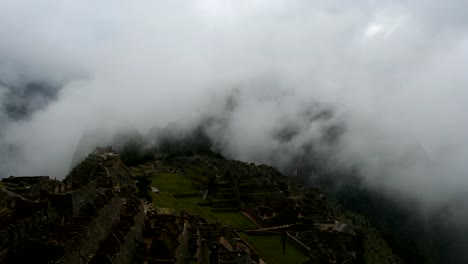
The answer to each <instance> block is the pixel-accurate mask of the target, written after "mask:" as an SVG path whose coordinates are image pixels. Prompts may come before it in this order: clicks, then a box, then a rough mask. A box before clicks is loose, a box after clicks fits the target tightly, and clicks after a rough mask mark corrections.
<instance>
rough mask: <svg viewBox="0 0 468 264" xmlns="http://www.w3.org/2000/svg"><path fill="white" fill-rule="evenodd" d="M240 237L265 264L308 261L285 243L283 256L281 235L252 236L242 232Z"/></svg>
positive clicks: (305, 256) (306, 257) (293, 263)
mask: <svg viewBox="0 0 468 264" xmlns="http://www.w3.org/2000/svg"><path fill="white" fill-rule="evenodd" d="M240 236H241V238H242V239H243V240H244V241H246V242H247V243H249V244H250V245H251V246H252V247H253V248H254V249H255V251H257V253H258V254H259V255H260V257H261V258H262V259H263V260H264V261H266V262H267V263H272V264H274V263H278V264H279V263H291V264H296V263H304V262H305V261H308V260H310V259H309V257H308V256H307V255H305V254H303V253H302V252H301V251H299V249H297V248H295V247H294V246H293V245H291V244H290V243H286V253H285V254H283V246H282V244H281V235H272V236H254V235H247V234H245V233H243V232H242V233H240Z"/></svg>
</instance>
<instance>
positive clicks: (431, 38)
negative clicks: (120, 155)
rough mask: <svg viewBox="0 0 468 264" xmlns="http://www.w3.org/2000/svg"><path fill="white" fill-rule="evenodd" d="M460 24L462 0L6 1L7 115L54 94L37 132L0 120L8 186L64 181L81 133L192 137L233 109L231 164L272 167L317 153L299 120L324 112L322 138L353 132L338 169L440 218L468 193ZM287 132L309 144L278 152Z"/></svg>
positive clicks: (225, 139) (467, 24) (2, 23)
mask: <svg viewBox="0 0 468 264" xmlns="http://www.w3.org/2000/svg"><path fill="white" fill-rule="evenodd" d="M466 10H468V2H467V1H462V0H454V1H436V0H427V1H359V0H358V1H305V0H304V1H293V0H287V1H286V0H284V1H282V0H268V1H267V0H256V1H254V0H248V1H247V0H241V1H239V0H237V1H234V0H233V1H219V0H199V1H174V0H172V1H155V0H151V1H150V0H148V1H139V2H138V3H136V2H135V1H116V0H113V1H88V0H82V1H65V0H43V1H26V0H0V38H1V41H0V103H1V104H3V105H5V104H7V103H8V100H12V99H11V98H12V97H11V96H7V95H8V94H11V91H12V89H19V88H15V87H23V86H24V85H25V84H27V83H31V82H39V83H47V84H50V85H51V86H54V87H59V92H58V94H57V97H56V98H55V99H52V100H50V101H47V100H46V103H44V101H41V106H40V107H37V108H34V107H33V108H32V109H38V110H35V111H34V112H33V113H31V115H30V116H29V117H28V118H23V119H21V120H14V119H11V118H8V114H7V113H5V112H3V113H0V157H1V161H0V171H1V172H2V173H4V175H1V176H2V177H4V176H8V175H38V174H45V175H51V176H54V177H58V178H63V177H65V175H66V173H67V171H68V170H69V169H70V168H69V166H70V162H71V160H72V158H73V155H74V153H75V150H76V147H77V145H78V143H79V141H80V139H81V137H82V135H83V133H84V132H86V131H89V130H100V131H106V133H109V135H110V134H112V133H114V132H115V131H117V130H119V129H122V128H129V127H132V128H133V127H135V128H137V129H138V130H139V131H141V132H142V133H146V132H147V131H148V130H149V129H150V128H151V127H153V126H154V125H159V126H161V127H162V126H165V125H166V124H167V123H168V122H172V121H180V120H183V121H184V122H185V123H188V124H190V123H196V122H197V121H198V120H199V119H200V118H202V117H203V116H206V115H210V114H211V115H212V114H213V113H215V114H216V113H219V112H220V111H221V109H222V108H223V107H224V102H225V98H226V96H228V95H232V94H236V98H237V99H238V102H237V107H236V108H235V110H234V112H233V113H230V115H229V117H228V119H227V120H228V121H227V122H228V124H227V128H225V130H223V134H222V135H220V134H216V133H215V132H213V134H212V136H213V137H214V138H215V139H216V140H217V141H218V142H222V143H223V146H225V147H226V148H225V149H224V152H225V154H228V155H229V156H230V157H233V158H237V159H244V160H253V161H257V162H271V161H272V160H271V152H272V151H278V150H281V151H284V153H286V154H288V153H290V152H291V151H294V149H295V148H296V147H298V146H300V145H301V144H304V143H306V142H307V141H309V140H314V139H317V137H318V136H317V133H320V132H318V131H320V129H319V128H318V127H320V126H323V125H326V124H323V123H321V124H314V125H312V124H308V123H307V124H303V123H301V122H303V120H302V119H300V118H298V117H297V116H300V115H301V113H303V112H304V109H308V107H311V106H312V105H314V104H315V102H320V103H321V104H323V105H326V106H327V107H330V108H333V109H334V111H335V114H334V116H333V119H332V120H328V121H326V122H325V123H327V122H332V123H333V122H336V123H344V124H346V130H345V133H344V135H343V139H342V142H341V143H340V146H339V148H338V149H339V153H335V154H336V162H337V166H346V165H347V164H351V163H353V164H354V163H358V164H360V165H361V166H362V167H361V169H362V177H363V179H365V182H366V183H367V184H369V186H377V187H379V188H380V187H382V186H383V187H384V189H385V190H387V191H389V192H392V191H395V190H397V191H398V192H401V193H403V194H404V195H407V196H409V197H411V198H415V199H419V200H421V201H422V202H423V203H427V204H436V205H440V204H443V203H444V202H446V201H447V200H449V199H453V198H454V197H456V196H457V195H458V194H460V193H463V192H465V191H467V189H468V177H467V176H468V175H467V173H468V163H467V162H466V159H467V157H468V138H467V136H466V135H468V104H467V102H466V101H467V98H468V74H466V69H467V66H468V65H467V64H468V34H467V33H468V16H466V15H465V12H466ZM35 103H37V100H33V101H31V104H35ZM282 122H291V123H292V124H296V125H298V127H300V131H301V132H300V133H299V135H298V136H297V137H296V138H295V139H294V140H293V141H291V142H290V143H288V145H287V146H280V147H278V144H280V143H278V142H277V141H275V139H274V133H273V132H272V131H274V130H275V129H276V128H277V127H278V124H281V123H282ZM317 126H318V127H317ZM213 131H217V130H216V129H214V130H213ZM283 156H284V158H285V159H287V157H286V155H283ZM277 159H278V157H276V158H275V160H277Z"/></svg>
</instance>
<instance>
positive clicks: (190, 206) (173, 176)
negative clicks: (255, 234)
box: [150, 173, 256, 228]
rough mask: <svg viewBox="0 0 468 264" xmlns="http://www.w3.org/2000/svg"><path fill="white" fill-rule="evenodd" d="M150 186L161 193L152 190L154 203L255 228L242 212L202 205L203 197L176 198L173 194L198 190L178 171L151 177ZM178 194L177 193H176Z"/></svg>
mask: <svg viewBox="0 0 468 264" xmlns="http://www.w3.org/2000/svg"><path fill="white" fill-rule="evenodd" d="M150 180H151V184H150V186H153V187H156V188H158V189H159V191H160V192H159V193H158V194H156V193H153V192H151V194H150V195H151V196H152V198H153V203H154V204H155V205H156V206H158V207H171V208H174V209H175V210H176V211H177V212H180V211H181V210H183V209H185V210H187V211H188V212H189V213H191V214H195V215H200V216H201V217H203V218H205V219H206V220H208V221H211V222H216V221H219V222H221V223H223V224H226V225H230V226H232V227H235V228H255V227H256V226H255V224H254V223H252V222H251V221H250V220H249V219H248V218H247V217H245V216H244V215H243V214H242V213H241V212H238V211H237V212H236V211H232V212H213V211H212V208H211V207H209V206H200V205H199V204H206V202H207V201H206V200H203V199H202V198H201V197H199V196H197V197H181V198H175V197H174V195H173V194H192V193H194V192H196V191H197V190H195V189H194V188H193V186H192V181H191V180H190V179H188V178H186V177H185V176H183V175H181V174H178V173H159V174H157V175H156V176H153V177H151V178H150ZM176 196H177V195H176Z"/></svg>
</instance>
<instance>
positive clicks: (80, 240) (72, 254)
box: [58, 197, 122, 264]
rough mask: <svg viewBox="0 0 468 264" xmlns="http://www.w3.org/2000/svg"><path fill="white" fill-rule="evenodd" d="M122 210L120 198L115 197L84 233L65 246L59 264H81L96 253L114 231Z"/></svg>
mask: <svg viewBox="0 0 468 264" xmlns="http://www.w3.org/2000/svg"><path fill="white" fill-rule="evenodd" d="M121 209H122V202H121V200H120V198H118V197H113V198H112V199H111V200H110V201H109V203H108V204H107V205H106V206H104V207H103V208H102V209H101V210H100V211H99V212H98V216H96V217H95V218H94V219H93V220H91V221H90V222H89V223H88V224H87V225H86V226H85V227H84V229H83V232H82V233H80V234H79V235H77V236H75V237H73V238H72V239H70V240H69V241H67V242H65V244H64V245H63V247H64V250H65V253H64V256H63V258H61V259H60V261H59V262H58V263H59V264H74V263H76V264H80V263H83V262H85V261H86V260H87V259H88V258H89V257H90V255H91V254H93V253H94V252H96V251H97V250H98V248H99V245H100V243H101V242H102V241H104V240H105V239H106V238H107V237H108V236H109V234H110V232H111V230H112V226H113V223H115V222H116V221H117V220H118V217H119V215H120V212H121Z"/></svg>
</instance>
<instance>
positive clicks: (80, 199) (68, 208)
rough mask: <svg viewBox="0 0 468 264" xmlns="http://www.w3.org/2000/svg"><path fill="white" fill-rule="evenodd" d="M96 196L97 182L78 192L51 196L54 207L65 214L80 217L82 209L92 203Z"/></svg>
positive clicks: (92, 182)
mask: <svg viewBox="0 0 468 264" xmlns="http://www.w3.org/2000/svg"><path fill="white" fill-rule="evenodd" d="M95 196H96V182H95V181H91V182H89V183H88V184H87V185H85V186H83V187H81V188H80V189H77V190H72V191H69V192H67V193H64V194H51V195H50V197H49V198H50V201H51V204H52V207H54V208H56V209H57V210H58V211H59V212H61V213H63V214H73V215H79V214H80V211H81V209H82V208H83V207H84V206H86V205H87V204H89V203H92V202H93V200H94V198H95Z"/></svg>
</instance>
